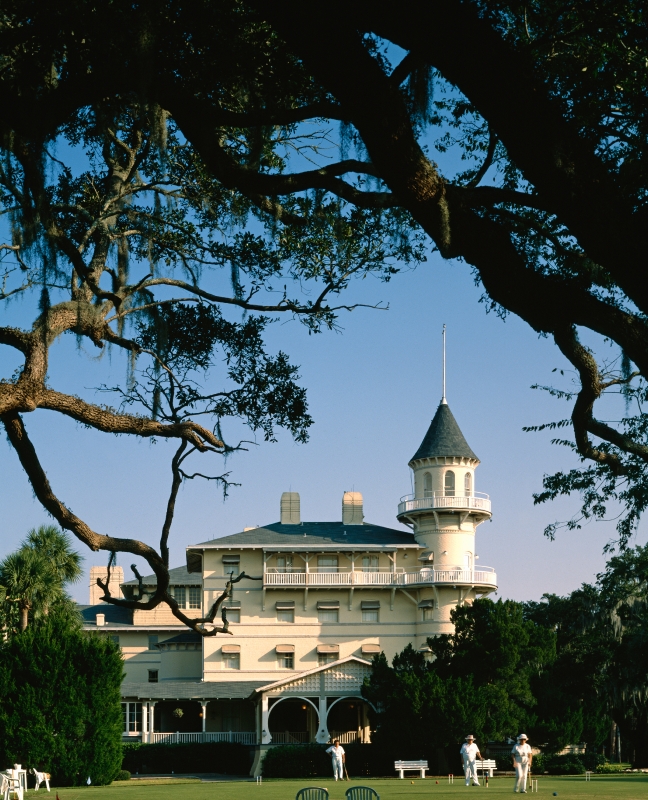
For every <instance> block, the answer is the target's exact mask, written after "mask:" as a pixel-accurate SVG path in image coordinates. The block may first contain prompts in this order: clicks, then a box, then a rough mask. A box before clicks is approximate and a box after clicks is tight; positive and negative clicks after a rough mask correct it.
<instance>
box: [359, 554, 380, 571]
mask: <svg viewBox="0 0 648 800" xmlns="http://www.w3.org/2000/svg"><path fill="white" fill-rule="evenodd" d="M379 564H380V559H379V557H378V556H375V555H370V554H369V555H366V556H362V571H363V572H378V566H379Z"/></svg>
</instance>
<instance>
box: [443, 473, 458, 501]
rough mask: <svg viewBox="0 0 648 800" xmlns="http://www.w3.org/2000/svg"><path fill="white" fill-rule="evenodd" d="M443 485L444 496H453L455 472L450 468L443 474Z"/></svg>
mask: <svg viewBox="0 0 648 800" xmlns="http://www.w3.org/2000/svg"><path fill="white" fill-rule="evenodd" d="M443 486H444V489H445V492H444V494H445V496H446V497H454V496H455V474H454V472H453V471H452V470H451V469H449V470H448V471H447V472H446V474H445V478H444V484H443Z"/></svg>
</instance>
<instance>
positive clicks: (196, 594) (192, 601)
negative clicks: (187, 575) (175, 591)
mask: <svg viewBox="0 0 648 800" xmlns="http://www.w3.org/2000/svg"><path fill="white" fill-rule="evenodd" d="M187 589H188V592H187V595H188V600H189V605H188V608H196V609H200V608H202V589H201V587H200V586H188V587H187Z"/></svg>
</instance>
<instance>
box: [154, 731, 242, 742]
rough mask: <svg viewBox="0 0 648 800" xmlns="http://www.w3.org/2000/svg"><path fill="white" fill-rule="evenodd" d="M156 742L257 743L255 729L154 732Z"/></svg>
mask: <svg viewBox="0 0 648 800" xmlns="http://www.w3.org/2000/svg"><path fill="white" fill-rule="evenodd" d="M151 742H152V743H154V744H198V743H201V742H237V743H238V744H256V743H257V735H256V733H255V732H254V731H205V732H204V733H203V732H202V731H200V732H198V733H152V734H151Z"/></svg>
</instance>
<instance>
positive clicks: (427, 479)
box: [423, 472, 433, 497]
mask: <svg viewBox="0 0 648 800" xmlns="http://www.w3.org/2000/svg"><path fill="white" fill-rule="evenodd" d="M432 496H433V492H432V475H430V473H429V472H426V473H425V475H424V476H423V497H432Z"/></svg>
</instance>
